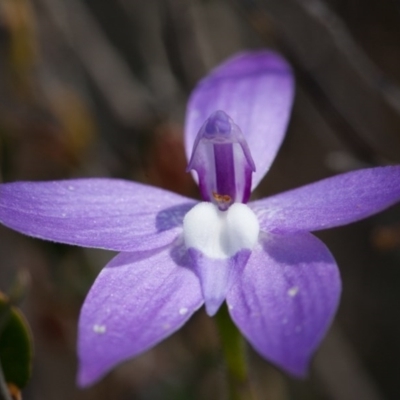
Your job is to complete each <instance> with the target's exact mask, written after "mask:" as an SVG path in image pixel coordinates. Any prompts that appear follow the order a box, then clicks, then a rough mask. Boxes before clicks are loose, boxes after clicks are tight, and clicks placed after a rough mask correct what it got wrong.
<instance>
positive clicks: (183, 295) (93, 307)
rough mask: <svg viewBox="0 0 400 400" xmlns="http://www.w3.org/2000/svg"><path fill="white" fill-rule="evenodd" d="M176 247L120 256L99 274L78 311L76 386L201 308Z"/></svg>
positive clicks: (138, 350) (153, 341) (194, 281)
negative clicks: (77, 370)
mask: <svg viewBox="0 0 400 400" xmlns="http://www.w3.org/2000/svg"><path fill="white" fill-rule="evenodd" d="M187 261H188V260H187V252H186V251H185V249H184V248H182V247H181V246H175V247H173V248H167V249H164V250H162V251H159V252H156V251H153V252H141V253H121V254H120V255H118V256H117V257H115V258H114V259H113V260H112V261H111V262H110V263H109V264H108V265H107V267H106V268H104V269H103V270H102V272H101V273H100V275H99V276H98V278H97V280H96V282H95V283H94V285H93V287H92V288H91V290H90V292H89V294H88V296H87V298H86V300H85V302H84V304H83V307H82V310H81V315H80V321H79V338H78V354H79V359H80V365H79V373H78V382H79V385H81V386H87V385H90V384H92V383H94V382H95V381H97V380H98V379H100V378H101V377H102V376H103V375H104V374H106V373H107V372H109V371H110V369H112V368H113V367H115V366H116V365H117V364H119V363H121V362H122V361H125V360H127V359H128V358H131V357H134V356H136V355H138V354H140V353H142V352H144V351H146V350H148V349H149V348H150V347H153V346H154V345H156V344H157V343H159V342H160V341H161V340H163V339H165V338H166V337H167V336H169V335H171V334H172V333H173V332H175V331H176V330H178V329H179V328H180V327H181V326H182V325H183V324H184V323H185V322H186V321H187V320H188V319H189V318H190V316H191V315H192V314H193V313H194V312H195V311H196V310H197V309H198V308H199V307H201V306H202V304H203V300H202V295H201V289H200V285H199V281H198V279H197V277H196V276H195V274H194V273H193V272H192V271H191V270H190V269H188V268H187Z"/></svg>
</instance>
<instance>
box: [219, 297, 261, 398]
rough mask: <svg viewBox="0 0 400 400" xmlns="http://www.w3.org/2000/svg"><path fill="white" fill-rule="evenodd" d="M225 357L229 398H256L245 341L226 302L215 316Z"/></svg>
mask: <svg viewBox="0 0 400 400" xmlns="http://www.w3.org/2000/svg"><path fill="white" fill-rule="evenodd" d="M215 320H216V323H217V327H218V331H219V335H220V340H221V345H222V353H223V356H224V359H225V364H226V372H227V378H228V385H229V400H256V399H255V397H254V394H253V393H252V390H251V387H250V382H249V377H248V370H247V360H246V354H245V350H246V349H245V342H244V340H243V337H242V335H241V333H240V332H239V331H238V329H237V328H236V326H235V325H234V324H233V322H232V320H231V317H230V315H229V312H228V309H227V307H226V305H225V304H224V305H223V306H222V307H221V309H220V310H219V312H218V314H217V315H216V317H215Z"/></svg>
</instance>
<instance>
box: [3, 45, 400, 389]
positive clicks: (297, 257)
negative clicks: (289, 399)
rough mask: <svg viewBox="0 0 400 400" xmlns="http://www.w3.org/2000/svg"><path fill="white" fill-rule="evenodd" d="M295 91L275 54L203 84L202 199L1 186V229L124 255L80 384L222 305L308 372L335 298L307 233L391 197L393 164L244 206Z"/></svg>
mask: <svg viewBox="0 0 400 400" xmlns="http://www.w3.org/2000/svg"><path fill="white" fill-rule="evenodd" d="M293 92H294V82H293V75H292V72H291V69H290V67H289V65H288V64H287V63H286V62H285V60H283V59H282V58H281V57H280V56H279V55H277V54H275V53H273V52H269V51H258V52H247V53H242V54H239V55H237V56H235V57H233V58H231V59H230V60H228V61H227V62H225V63H223V64H222V65H220V66H219V67H217V68H216V69H215V70H213V71H212V72H211V73H210V75H208V76H207V77H206V78H205V79H203V80H202V81H201V82H200V83H199V84H198V86H197V87H196V88H195V90H194V91H193V93H192V95H191V98H190V101H189V104H188V107H187V116H186V127H185V139H186V152H187V155H188V159H189V160H190V161H189V167H188V168H189V169H190V170H193V173H194V178H195V179H196V180H197V181H198V183H199V188H200V192H201V195H202V198H203V201H202V202H198V201H195V200H192V199H189V198H186V197H183V196H180V195H177V194H174V193H171V192H168V191H165V190H162V189H158V188H154V187H151V186H148V185H143V184H139V183H134V182H127V181H123V180H116V179H78V180H66V181H57V182H39V183H32V182H16V183H8V184H3V185H0V221H1V222H2V223H3V224H4V225H6V226H8V227H10V228H12V229H15V230H17V231H19V232H22V233H24V234H27V235H30V236H34V237H37V238H41V239H46V240H52V241H56V242H62V243H68V244H72V245H79V246H86V247H98V248H105V249H109V250H116V251H120V252H121V253H120V254H119V255H117V256H116V257H115V258H114V259H113V260H111V261H110V263H109V264H108V265H107V266H106V267H105V268H104V269H103V270H102V271H101V273H100V274H99V276H98V277H97V279H96V281H95V283H94V284H93V286H92V288H91V290H90V291H89V294H88V295H87V297H86V300H85V302H84V304H83V306H82V310H81V314H80V319H79V332H78V355H79V373H78V382H79V384H80V385H81V386H87V385H90V384H92V383H94V382H95V381H97V380H98V379H100V378H101V377H102V376H103V375H104V374H105V373H107V372H108V371H110V369H112V368H113V367H115V366H116V365H117V364H119V363H120V362H122V361H124V360H126V359H128V358H130V357H133V356H136V355H138V354H140V353H142V352H144V351H146V350H147V349H149V348H151V347H152V346H154V345H155V344H157V343H158V342H160V341H161V340H163V339H164V338H166V337H167V336H169V335H171V334H172V333H173V332H175V331H176V330H178V329H179V328H180V327H181V326H182V325H183V324H184V323H185V322H186V321H187V320H188V319H189V318H190V317H191V315H192V314H193V313H194V312H195V311H196V310H198V309H199V308H200V307H201V306H202V305H203V304H205V306H206V311H207V313H208V314H209V315H214V314H215V313H216V312H217V310H218V308H219V307H220V305H221V304H222V302H223V301H225V300H226V302H227V304H228V309H229V313H230V315H231V317H232V320H233V321H234V323H235V324H236V325H237V327H238V328H239V330H240V331H241V332H242V333H243V335H244V336H245V337H246V338H247V340H248V341H249V342H250V343H251V345H252V346H253V347H254V348H255V349H256V350H257V351H258V352H259V353H260V354H261V355H262V356H264V357H265V358H267V359H268V360H270V361H271V362H273V363H274V364H276V365H278V366H279V367H281V368H283V369H284V370H286V371H288V372H289V373H291V374H293V375H295V376H304V374H305V373H306V370H307V367H308V364H309V361H310V358H311V356H312V354H313V352H314V350H315V349H316V347H317V346H318V345H319V343H320V341H321V340H322V338H323V336H324V334H325V332H326V330H327V329H328V327H329V325H330V323H331V321H332V318H333V316H334V314H335V311H336V308H337V305H338V301H339V297H340V291H341V283H340V277H339V272H338V269H337V266H336V263H335V261H334V259H333V257H332V255H331V254H330V253H329V251H328V249H327V248H326V247H325V245H324V244H323V243H322V242H321V241H320V240H319V239H317V238H316V237H315V236H313V235H312V234H310V233H309V232H310V231H316V230H320V229H325V228H330V227H334V226H339V225H344V224H347V223H350V222H353V221H357V220H359V219H361V218H365V217H367V216H369V215H371V214H374V213H377V212H379V211H381V210H383V209H385V208H387V207H389V206H391V205H393V204H394V203H396V202H398V201H399V200H400V167H399V166H393V167H380V168H371V169H365V170H360V171H353V172H349V173H347V174H343V175H339V176H336V177H332V178H328V179H325V180H322V181H320V182H316V183H314V184H310V185H306V186H303V187H300V188H298V189H294V190H291V191H288V192H284V193H281V194H278V195H275V196H272V197H269V198H265V199H261V200H257V201H253V202H249V203H247V202H248V200H249V196H250V192H251V190H253V189H254V188H255V187H256V186H257V184H258V183H259V182H260V180H261V179H262V177H263V176H264V174H265V173H266V171H267V170H268V168H269V167H270V165H271V163H272V161H273V159H274V157H275V155H276V153H277V151H278V149H279V146H280V144H281V141H282V139H283V137H284V133H285V130H286V126H287V122H288V119H289V114H290V109H291V104H292V99H293ZM171 162H173V160H171Z"/></svg>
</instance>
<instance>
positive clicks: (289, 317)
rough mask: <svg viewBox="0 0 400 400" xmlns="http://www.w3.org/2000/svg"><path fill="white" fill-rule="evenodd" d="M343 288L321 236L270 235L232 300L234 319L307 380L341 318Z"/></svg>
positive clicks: (259, 346) (262, 348) (263, 350)
mask: <svg viewBox="0 0 400 400" xmlns="http://www.w3.org/2000/svg"><path fill="white" fill-rule="evenodd" d="M340 290H341V284H340V277H339V272H338V269H337V266H336V264H335V261H334V259H333V257H332V255H331V254H330V253H329V251H328V249H327V248H326V247H325V245H324V244H323V243H322V242H320V241H319V240H318V239H317V238H315V237H314V236H312V235H311V234H309V233H298V234H292V235H282V236H278V235H265V237H264V238H263V240H262V247H261V246H260V247H259V248H258V249H257V250H255V251H253V253H252V255H251V256H250V259H249V261H248V263H247V265H246V268H245V269H244V271H243V274H242V275H241V278H239V279H238V280H237V283H236V284H234V285H233V286H232V289H231V290H230V291H229V292H228V295H227V302H228V308H229V312H230V314H231V317H232V319H233V321H234V322H235V323H236V325H237V326H238V327H239V329H240V330H241V332H242V333H243V335H244V336H245V337H246V338H247V339H248V340H249V342H250V343H251V344H252V346H253V347H254V348H255V349H256V350H257V351H258V352H259V353H260V354H261V355H262V356H264V357H265V358H267V359H268V360H270V361H271V362H273V363H274V364H276V365H277V366H279V367H281V368H283V369H284V370H286V371H288V372H289V373H291V374H293V375H296V376H304V375H305V374H306V371H307V367H308V363H309V361H310V357H311V356H312V353H313V352H314V350H315V349H316V347H317V346H318V345H319V343H320V342H321V340H322V338H323V336H324V335H325V332H326V330H327V329H328V327H329V325H330V323H331V321H332V318H333V316H334V314H335V311H336V308H337V305H338V301H339V296H340Z"/></svg>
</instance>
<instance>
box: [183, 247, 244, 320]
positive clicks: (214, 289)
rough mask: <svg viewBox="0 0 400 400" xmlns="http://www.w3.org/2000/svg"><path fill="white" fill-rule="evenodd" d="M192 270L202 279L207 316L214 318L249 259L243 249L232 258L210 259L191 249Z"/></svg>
mask: <svg viewBox="0 0 400 400" xmlns="http://www.w3.org/2000/svg"><path fill="white" fill-rule="evenodd" d="M188 252H189V255H190V258H191V261H192V269H193V270H194V272H195V273H196V275H197V276H198V277H199V279H200V283H201V289H202V293H203V298H204V302H205V306H206V311H207V314H208V315H209V316H210V317H212V316H213V315H215V314H216V312H217V311H218V309H219V308H220V307H221V304H222V303H223V302H224V301H225V297H226V294H227V292H228V290H229V289H230V287H231V286H232V284H233V283H234V282H235V280H236V278H237V276H238V274H240V272H241V271H242V270H243V268H244V267H245V265H246V262H247V260H248V259H249V256H250V253H251V251H250V250H247V249H243V250H240V251H239V252H238V253H236V254H235V255H234V256H232V257H230V258H209V257H207V256H206V255H204V254H203V253H201V252H200V251H199V250H196V249H193V248H191V249H189V251H188Z"/></svg>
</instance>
